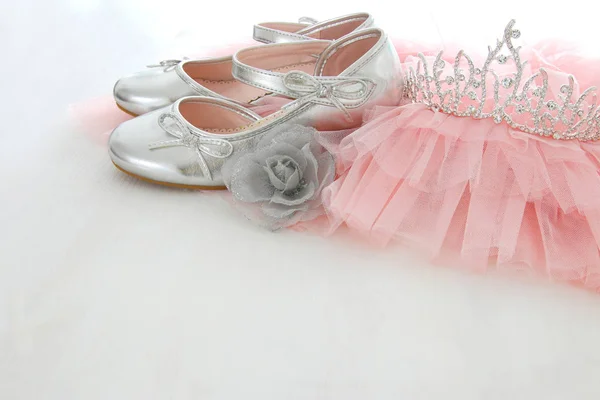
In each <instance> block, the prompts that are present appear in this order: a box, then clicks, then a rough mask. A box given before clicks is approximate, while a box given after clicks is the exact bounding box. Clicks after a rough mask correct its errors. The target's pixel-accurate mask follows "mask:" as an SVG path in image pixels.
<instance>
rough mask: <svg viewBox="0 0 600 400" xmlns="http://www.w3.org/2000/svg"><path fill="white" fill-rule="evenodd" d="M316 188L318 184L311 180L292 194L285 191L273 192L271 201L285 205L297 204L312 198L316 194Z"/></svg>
mask: <svg viewBox="0 0 600 400" xmlns="http://www.w3.org/2000/svg"><path fill="white" fill-rule="evenodd" d="M315 188H316V185H315V184H314V182H309V183H308V184H307V185H306V186H304V187H303V188H302V189H301V190H300V191H299V192H297V193H294V194H292V195H289V194H286V193H283V192H275V193H273V197H271V201H272V202H273V203H277V204H283V205H285V206H297V205H299V204H302V203H305V202H306V201H308V200H310V199H311V198H312V197H313V196H314V194H315Z"/></svg>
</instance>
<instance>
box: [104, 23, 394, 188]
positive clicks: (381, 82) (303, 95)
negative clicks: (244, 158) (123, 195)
mask: <svg viewBox="0 0 600 400" xmlns="http://www.w3.org/2000/svg"><path fill="white" fill-rule="evenodd" d="M371 37H377V38H378V40H377V41H376V43H375V44H374V45H373V46H372V47H371V48H370V49H369V50H368V51H366V52H365V53H364V54H363V55H362V56H361V57H359V58H358V59H357V60H356V61H355V62H354V63H352V64H351V65H350V66H349V67H348V68H346V69H345V70H344V71H343V72H341V73H340V74H339V75H338V76H329V77H325V76H317V77H314V81H313V80H308V81H303V80H299V81H295V83H294V85H292V86H288V87H286V86H285V83H282V84H283V85H284V88H285V89H284V90H288V91H290V93H291V94H292V96H293V97H296V98H297V99H296V100H294V101H292V102H291V103H289V104H288V105H286V106H285V107H284V108H283V109H282V110H281V111H278V112H276V113H275V114H273V115H271V116H269V117H266V118H262V119H260V117H258V116H256V115H255V114H253V113H252V112H251V111H244V110H245V109H244V108H243V107H242V106H240V105H238V104H235V103H233V102H230V101H227V100H225V99H217V98H209V97H187V98H184V99H181V100H179V101H177V102H176V103H175V104H173V105H172V106H168V107H165V108H163V109H161V110H158V111H154V112H151V113H148V114H145V115H143V116H140V117H138V118H135V119H133V120H131V121H127V122H125V123H123V124H122V125H120V126H119V127H117V129H115V130H114V131H113V133H112V135H111V138H110V141H109V148H110V150H109V152H110V156H111V158H112V160H113V162H114V163H115V164H117V165H118V166H119V167H121V168H122V169H124V170H126V171H129V172H131V173H133V174H135V175H138V176H141V177H144V178H148V179H151V180H154V181H159V182H167V183H176V184H181V185H191V186H204V187H222V186H223V185H224V182H223V179H222V175H221V168H222V166H223V164H224V163H225V162H226V160H227V159H228V158H224V157H220V156H211V155H210V154H209V153H208V152H205V153H203V154H202V155H201V156H202V159H203V160H204V161H205V162H206V167H207V168H208V169H209V170H210V173H206V172H203V171H202V170H203V168H202V167H201V165H200V164H199V155H198V153H197V151H195V150H194V149H192V148H190V147H185V146H181V145H179V144H178V145H177V146H176V147H166V146H165V147H164V148H156V147H155V146H154V145H155V144H156V142H161V141H162V142H165V141H173V139H174V138H173V136H174V135H173V134H172V133H169V132H168V131H167V130H165V129H163V128H161V126H160V124H159V120H160V118H161V115H163V114H165V113H172V114H175V115H176V116H177V118H181V119H182V120H183V121H184V122H183V123H184V125H185V127H186V129H188V130H189V132H190V134H192V135H195V136H196V137H202V138H203V139H209V140H211V139H213V140H219V141H223V140H226V141H228V142H229V143H231V147H232V151H231V155H230V156H229V157H234V156H235V155H236V154H239V153H241V152H245V151H252V149H254V148H255V146H256V144H257V143H258V142H259V141H260V139H261V138H262V136H263V135H264V134H265V133H267V132H270V131H271V130H273V129H276V128H278V129H285V127H286V126H289V125H295V124H299V125H304V126H313V127H316V128H317V129H320V128H321V129H322V127H323V126H325V125H324V124H326V126H327V129H347V128H350V127H356V126H358V125H360V124H361V117H362V115H363V113H364V111H365V110H366V109H367V108H370V107H373V106H375V105H388V106H394V105H398V104H399V102H400V100H401V96H402V92H403V81H402V75H401V71H400V62H399V59H398V55H397V54H396V51H395V49H394V47H393V46H392V44H391V42H390V41H389V40H388V38H387V36H386V35H385V34H384V33H383V32H382V31H381V30H379V29H368V30H365V31H361V32H356V33H353V34H351V35H348V36H346V37H344V38H342V39H340V40H339V41H336V42H333V43H330V44H329V46H328V47H327V49H326V50H325V51H323V52H322V54H321V55H320V58H319V61H318V62H317V70H320V69H321V66H322V65H324V64H325V63H326V62H327V59H328V57H329V56H331V55H332V54H335V53H336V52H341V51H343V50H344V46H345V45H347V44H350V43H353V42H354V41H357V40H361V39H364V38H371ZM268 46H286V47H287V48H289V51H294V48H295V44H294V43H292V44H284V45H280V44H274V45H268ZM242 51H245V50H242ZM242 55H243V54H242ZM238 58H239V57H237V56H236V59H238ZM241 58H242V59H243V57H241ZM240 65H241V64H239V63H238V66H240ZM242 66H245V67H248V66H246V65H242ZM249 68H250V67H249ZM242 70H244V69H243V68H242V69H236V71H242ZM251 72H256V74H252V73H250V74H248V75H247V76H246V79H248V80H249V82H250V83H252V79H253V78H252V77H263V78H264V74H262V72H265V71H260V70H258V69H256V68H251ZM292 73H297V72H294V71H292V72H290V73H288V74H292ZM269 74H271V75H272V74H275V77H274V79H272V80H269V79H267V80H261V81H260V83H258V84H260V85H263V84H264V85H267V86H268V85H269V84H274V86H275V87H277V89H278V90H279V89H281V87H279V86H278V84H279V83H281V82H283V81H284V80H285V75H288V74H277V73H273V72H268V74H267V76H270V75H269ZM288 76H289V75H288ZM359 80H360V81H361V82H369V88H368V93H360V94H359V92H360V91H361V90H363V89H364V88H363V87H362V86H361V85H360V84H358V86H357V84H356V82H357V81H359ZM315 82H316V83H315ZM346 83H347V84H348V85H349V88H346V89H347V90H348V91H349V92H348V93H346V94H345V96H347V97H348V98H343V97H344V96H340V97H341V99H338V100H340V101H342V102H343V105H344V107H346V111H347V112H348V113H349V114H350V116H351V117H352V119H353V120H352V122H349V121H348V119H347V118H346V117H347V115H345V113H344V111H343V110H340V109H339V107H338V106H337V105H336V104H335V102H333V101H332V100H331V99H330V98H329V97H327V96H328V95H331V96H337V95H339V93H338V94H336V93H335V91H334V89H335V85H340V84H341V85H343V84H346ZM255 84H256V82H255ZM354 86H356V87H355V90H356V92H354V91H352V90H354V89H351V88H352V87H354ZM332 88H333V89H332ZM274 91H275V92H277V90H274ZM353 96H355V97H353ZM195 101H201V102H211V103H212V104H214V105H215V106H223V107H226V108H229V109H231V110H232V112H236V113H237V114H239V113H245V114H246V116H247V119H248V126H246V127H244V128H243V129H242V130H240V131H239V132H236V133H231V134H213V133H209V132H205V131H202V130H200V129H197V128H196V127H194V126H192V125H191V124H190V123H188V122H187V121H185V119H184V118H183V116H182V115H181V113H179V111H178V109H179V104H181V103H182V102H195ZM224 118H227V115H225V116H224ZM175 136H176V137H177V139H176V140H179V139H182V138H181V137H180V136H181V135H179V134H178V133H176V134H175ZM183 139H184V138H183ZM192 139H193V138H192ZM184 141H185V140H184ZM200 142H201V143H205V141H200ZM187 143H191V144H193V140H190V141H188V142H187ZM194 145H195V144H194ZM151 147H154V149H151ZM223 147H224V146H223ZM228 154H229V152H228Z"/></svg>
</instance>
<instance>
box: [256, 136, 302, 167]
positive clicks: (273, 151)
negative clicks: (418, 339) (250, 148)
mask: <svg viewBox="0 0 600 400" xmlns="http://www.w3.org/2000/svg"><path fill="white" fill-rule="evenodd" d="M274 156H275V157H282V156H288V157H290V158H291V159H292V160H294V161H296V162H297V163H298V167H299V169H300V170H301V171H302V170H304V168H306V160H305V159H304V154H303V153H302V150H300V149H297V148H296V147H294V146H292V145H290V144H287V143H276V144H274V145H272V146H269V147H267V148H264V149H261V150H260V151H259V152H256V153H254V154H253V155H252V159H253V160H255V161H256V162H257V163H259V164H262V165H265V162H266V160H269V158H270V157H274Z"/></svg>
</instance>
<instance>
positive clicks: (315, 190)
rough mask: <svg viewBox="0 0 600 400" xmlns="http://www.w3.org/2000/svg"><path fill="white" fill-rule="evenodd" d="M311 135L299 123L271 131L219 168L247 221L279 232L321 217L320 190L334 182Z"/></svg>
mask: <svg viewBox="0 0 600 400" xmlns="http://www.w3.org/2000/svg"><path fill="white" fill-rule="evenodd" d="M316 132H317V131H316V130H315V129H313V128H307V127H303V126H300V125H295V126H293V127H291V128H289V127H288V128H286V129H279V130H274V131H273V132H272V133H269V134H267V135H265V136H264V137H263V138H262V139H261V141H260V142H259V143H258V145H257V147H256V149H254V151H253V152H248V153H242V154H239V155H238V156H235V157H232V158H231V159H230V160H229V161H228V162H227V163H226V164H225V165H224V166H223V169H222V172H223V178H224V181H225V184H226V185H227V188H228V189H229V190H230V191H231V193H232V194H233V198H234V200H235V202H236V204H238V205H239V206H240V207H243V211H244V213H245V214H246V216H248V218H250V219H251V220H253V221H254V222H258V223H259V224H261V225H264V226H266V227H268V228H270V229H279V228H283V227H286V226H290V225H293V224H295V223H298V222H300V221H307V220H310V219H314V218H316V217H318V216H319V215H321V214H322V213H323V208H322V206H321V191H322V189H323V188H324V187H325V186H327V185H329V184H330V183H331V182H333V179H334V175H335V167H334V161H333V157H332V156H331V154H329V153H328V152H327V151H325V149H323V147H322V146H321V145H319V144H318V143H317V142H316V141H315V140H314V134H315V133H316Z"/></svg>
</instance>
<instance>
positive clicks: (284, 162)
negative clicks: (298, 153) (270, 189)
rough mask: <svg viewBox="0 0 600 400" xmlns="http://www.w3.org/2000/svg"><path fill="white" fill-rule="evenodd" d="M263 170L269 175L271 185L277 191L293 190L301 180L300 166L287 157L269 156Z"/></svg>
mask: <svg viewBox="0 0 600 400" xmlns="http://www.w3.org/2000/svg"><path fill="white" fill-rule="evenodd" d="M263 168H264V169H265V171H266V172H267V173H268V174H269V178H270V180H271V184H273V186H274V187H275V189H277V190H281V191H288V190H291V189H295V188H296V187H297V186H298V184H299V183H300V179H302V174H301V172H300V166H299V165H298V163H297V162H296V161H295V160H294V159H292V158H291V157H289V156H279V155H276V156H271V157H269V158H268V159H267V160H266V165H265V166H264V167H263Z"/></svg>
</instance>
